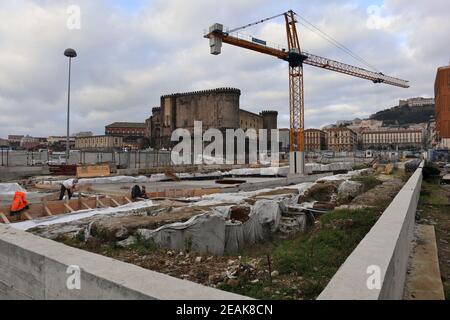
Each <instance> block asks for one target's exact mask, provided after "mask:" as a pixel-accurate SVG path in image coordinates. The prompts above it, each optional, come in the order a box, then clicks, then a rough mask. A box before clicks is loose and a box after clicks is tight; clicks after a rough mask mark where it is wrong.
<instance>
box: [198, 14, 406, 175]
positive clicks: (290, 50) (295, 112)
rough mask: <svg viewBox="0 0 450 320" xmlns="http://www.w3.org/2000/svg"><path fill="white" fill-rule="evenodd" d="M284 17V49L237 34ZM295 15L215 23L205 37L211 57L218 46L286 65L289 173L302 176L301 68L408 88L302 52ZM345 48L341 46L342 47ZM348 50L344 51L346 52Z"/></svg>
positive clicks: (219, 49) (378, 74)
mask: <svg viewBox="0 0 450 320" xmlns="http://www.w3.org/2000/svg"><path fill="white" fill-rule="evenodd" d="M281 16H284V19H285V23H286V34H287V44H288V47H287V49H286V48H281V47H279V46H275V45H271V44H268V43H267V42H266V41H264V40H261V39H257V38H254V37H250V36H243V35H242V34H239V33H238V32H237V31H239V30H242V29H245V28H248V27H251V26H254V25H257V24H260V23H263V22H266V21H268V20H272V19H275V18H278V17H281ZM297 16H298V15H297V14H296V13H295V12H294V11H292V10H289V11H287V12H284V13H281V14H278V15H275V16H273V17H269V18H266V19H262V20H260V21H257V22H254V23H250V24H247V25H245V26H242V27H239V28H235V29H231V30H226V31H224V27H223V25H222V24H220V23H215V24H213V25H212V26H211V27H210V28H209V32H207V33H206V34H205V36H204V37H205V38H208V39H209V41H210V48H211V54H213V55H218V54H220V53H221V52H222V43H227V44H230V45H233V46H237V47H241V48H245V49H248V50H252V51H256V52H260V53H264V54H267V55H270V56H273V57H276V58H279V59H282V60H284V61H286V62H288V64H289V111H290V155H289V159H290V160H289V162H290V173H292V174H297V173H298V174H304V172H305V158H304V157H305V156H304V151H305V139H304V128H305V122H304V117H305V116H304V83H303V65H304V64H307V65H311V66H314V67H318V68H322V69H327V70H331V71H335V72H339V73H343V74H347V75H350V76H353V77H357V78H362V79H366V80H370V81H372V82H374V83H384V84H387V85H392V86H397V87H401V88H409V85H408V81H406V80H402V79H398V78H394V77H390V76H387V75H385V74H383V73H381V72H374V71H369V70H366V69H363V68H359V67H356V66H352V65H348V64H345V63H342V62H338V61H335V60H332V59H328V58H324V57H320V56H317V55H313V54H310V53H308V52H306V51H302V50H301V47H300V41H299V37H298V32H297V26H296V24H297V22H298V21H297V19H296V17H297ZM344 48H345V47H344ZM347 51H348V50H347Z"/></svg>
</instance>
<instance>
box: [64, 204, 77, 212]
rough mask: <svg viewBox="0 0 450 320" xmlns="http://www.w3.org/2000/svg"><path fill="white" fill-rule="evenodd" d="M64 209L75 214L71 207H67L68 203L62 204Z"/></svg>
mask: <svg viewBox="0 0 450 320" xmlns="http://www.w3.org/2000/svg"><path fill="white" fill-rule="evenodd" d="M64 207H66V209H67V210H69V211H70V212H75V210H73V209H72V207H71V206H69V204H68V203H64Z"/></svg>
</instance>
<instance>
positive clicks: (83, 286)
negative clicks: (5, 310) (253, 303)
mask: <svg viewBox="0 0 450 320" xmlns="http://www.w3.org/2000/svg"><path fill="white" fill-rule="evenodd" d="M69 266H78V267H79V268H80V269H79V270H80V282H79V284H80V290H78V289H76V286H77V281H76V274H77V271H76V270H77V269H74V268H73V269H69V270H68V267H69ZM68 271H70V272H69V273H68ZM68 282H69V287H68V286H67V283H68ZM69 288H71V289H72V290H70V289H69ZM2 299H39V300H42V299H82V300H88V299H146V300H149V299H164V300H166V299H174V300H197V299H205V300H215V299H220V300H222V299H224V300H230V299H232V300H242V299H249V298H248V297H244V296H240V295H236V294H232V293H228V292H225V291H220V290H217V289H214V288H209V287H206V286H202V285H199V284H196V283H193V282H190V281H186V280H180V279H177V278H173V277H170V276H167V275H164V274H161V273H158V272H154V271H150V270H146V269H143V268H140V267H138V266H135V265H131V264H127V263H124V262H121V261H118V260H114V259H111V258H107V257H104V256H100V255H97V254H93V253H90V252H87V251H83V250H79V249H76V248H72V247H69V246H66V245H64V244H61V243H58V242H55V241H52V240H48V239H44V238H41V237H38V236H35V235H32V234H30V233H27V232H23V231H19V230H15V229H13V228H12V227H9V226H6V225H0V300H2Z"/></svg>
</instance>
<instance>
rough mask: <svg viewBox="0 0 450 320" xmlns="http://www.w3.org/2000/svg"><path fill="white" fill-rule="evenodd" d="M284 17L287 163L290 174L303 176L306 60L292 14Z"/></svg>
mask: <svg viewBox="0 0 450 320" xmlns="http://www.w3.org/2000/svg"><path fill="white" fill-rule="evenodd" d="M284 17H285V21H286V34H287V41H288V62H289V111H290V134H289V138H290V140H289V141H290V143H289V145H290V155H289V162H290V168H291V173H300V174H303V173H304V166H305V165H304V162H305V155H304V152H305V140H304V129H305V116H304V110H305V108H304V105H305V98H304V90H303V89H304V86H303V61H304V60H306V56H304V55H302V53H301V52H302V51H301V48H300V42H299V39H298V34H297V27H296V23H297V21H296V20H295V16H294V12H293V11H289V12H286V13H285V14H284Z"/></svg>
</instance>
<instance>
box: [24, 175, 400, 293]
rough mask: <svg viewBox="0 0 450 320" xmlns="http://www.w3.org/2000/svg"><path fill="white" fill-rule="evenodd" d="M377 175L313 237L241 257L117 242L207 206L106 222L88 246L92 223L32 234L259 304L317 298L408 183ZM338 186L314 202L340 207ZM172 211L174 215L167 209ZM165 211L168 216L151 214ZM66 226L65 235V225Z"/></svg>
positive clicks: (319, 224) (273, 243)
mask: <svg viewBox="0 0 450 320" xmlns="http://www.w3.org/2000/svg"><path fill="white" fill-rule="evenodd" d="M370 177H372V178H373V179H372V178H370V179H369V178H367V181H360V182H361V183H362V184H363V185H364V191H365V192H364V193H362V194H360V195H358V196H356V197H355V198H354V199H353V200H352V201H351V202H349V203H347V205H349V207H350V208H351V209H341V210H334V211H330V212H328V213H326V214H323V215H322V216H320V217H319V218H317V221H316V223H315V225H314V226H313V227H312V228H311V229H310V230H309V231H307V232H306V233H298V234H296V235H294V236H291V237H289V238H288V239H285V238H283V237H282V235H281V234H280V233H275V234H273V235H272V236H271V237H270V238H268V239H266V241H265V242H264V243H260V244H256V245H253V246H251V247H249V248H246V249H244V250H242V251H241V252H239V253H238V254H234V255H224V256H214V255H209V254H203V255H202V254H197V253H195V252H177V251H174V250H167V249H162V248H158V247H157V246H156V245H154V244H152V243H151V242H145V241H142V240H140V239H138V241H136V242H135V243H133V244H130V245H128V246H127V247H125V248H124V247H121V246H119V245H118V242H117V240H120V239H125V238H126V237H128V236H129V235H130V234H132V233H133V231H134V230H136V229H139V228H142V227H144V228H154V227H157V226H160V225H162V224H166V223H170V222H173V221H175V220H176V221H186V220H188V219H189V218H190V217H192V216H193V215H196V214H198V213H201V212H205V211H208V210H209V209H210V207H208V206H203V207H195V206H189V207H187V206H186V204H185V203H183V202H171V201H170V202H169V201H166V202H164V203H159V204H158V206H156V207H153V208H151V212H141V213H139V214H136V213H135V214H134V215H131V216H130V215H127V216H121V217H109V218H106V219H104V218H101V219H99V220H98V221H97V222H95V223H93V224H92V226H91V231H92V232H91V237H89V238H88V239H87V241H86V239H84V237H83V234H82V233H80V232H79V230H83V229H85V227H86V225H87V224H89V223H92V221H85V222H80V221H78V222H77V224H79V225H78V226H77V227H78V231H77V232H72V233H65V234H64V233H58V232H55V233H51V232H50V233H51V234H49V231H48V228H47V229H46V231H43V230H38V229H36V230H32V232H34V233H37V234H41V235H42V236H47V237H50V236H51V237H52V238H54V239H56V240H58V241H61V242H64V243H66V244H68V245H71V246H74V247H78V248H81V249H85V250H88V251H92V252H95V253H99V254H102V255H105V256H109V257H112V258H115V259H118V260H122V261H125V262H128V263H133V264H136V265H138V266H141V267H144V268H148V269H151V270H154V271H158V272H162V273H165V274H168V275H171V276H174V277H178V278H182V279H187V280H190V281H194V282H197V283H201V284H204V285H208V286H212V287H217V288H220V289H223V290H227V291H232V292H236V293H240V294H244V295H248V296H251V297H254V298H258V299H314V298H315V297H316V296H317V295H318V294H319V293H320V292H321V291H322V289H323V288H324V287H325V286H326V284H327V283H328V281H329V279H330V278H331V277H332V276H333V274H334V273H335V272H336V270H337V269H338V268H339V266H340V265H341V264H342V262H343V261H344V260H345V258H346V257H347V256H348V254H349V253H350V252H351V251H352V250H353V249H354V247H356V245H357V244H358V243H359V241H360V240H361V239H362V238H363V237H364V236H365V234H366V233H367V232H368V230H370V228H371V227H372V225H373V224H374V223H375V222H376V221H377V219H378V217H379V216H380V215H381V213H382V212H383V210H384V208H385V207H386V206H387V204H388V203H389V201H390V200H391V199H392V198H393V197H394V196H395V195H396V194H397V192H398V190H399V189H400V188H401V186H402V185H403V182H402V180H401V179H399V178H398V177H396V176H395V175H393V176H385V177H382V179H381V180H383V181H384V182H383V181H381V180H380V179H378V177H375V176H370ZM365 179H366V178H365ZM369 180H370V181H369ZM331 185H333V186H334V187H330V186H331ZM338 185H339V182H336V181H332V182H324V183H323V185H322V186H319V187H317V186H316V188H318V190H319V189H320V190H321V191H320V192H319V193H321V194H320V195H318V196H317V197H315V196H314V194H313V193H311V192H310V193H309V195H308V196H309V197H312V198H318V199H316V200H321V201H328V202H325V203H328V204H329V205H330V206H332V207H334V206H336V203H335V198H336V195H335V192H336V190H337V186H338ZM295 193H298V190H296V189H289V188H285V189H277V190H273V191H268V192H264V193H263V194H258V195H257V197H250V198H249V199H246V200H245V201H246V202H247V203H250V204H252V203H254V201H255V198H261V197H272V196H280V195H281V196H283V195H286V196H292V195H295ZM375 196H376V197H375ZM375 199H378V201H375ZM380 199H383V201H380ZM221 205H223V204H221ZM167 207H171V208H172V209H171V210H167ZM158 210H162V212H159V214H158V216H152V214H154V213H155V212H157V211H158ZM248 210H249V209H248V207H247V208H245V207H242V206H234V207H233V208H232V209H231V215H232V217H231V218H232V219H235V220H239V221H245V220H246V219H248V213H249V211H248ZM55 228H56V227H55ZM59 228H60V229H59V230H61V226H59ZM62 229H64V228H62ZM92 235H94V236H92Z"/></svg>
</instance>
